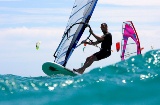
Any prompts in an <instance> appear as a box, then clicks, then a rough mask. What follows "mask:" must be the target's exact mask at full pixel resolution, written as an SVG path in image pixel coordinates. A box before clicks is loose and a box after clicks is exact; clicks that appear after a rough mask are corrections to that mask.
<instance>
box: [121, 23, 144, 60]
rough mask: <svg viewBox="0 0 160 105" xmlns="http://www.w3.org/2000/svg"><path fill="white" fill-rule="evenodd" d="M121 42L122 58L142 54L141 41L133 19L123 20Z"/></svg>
mask: <svg viewBox="0 0 160 105" xmlns="http://www.w3.org/2000/svg"><path fill="white" fill-rule="evenodd" d="M122 35H123V39H122V42H121V52H122V53H121V60H124V59H127V58H129V57H131V56H134V55H139V54H141V49H140V41H139V38H138V34H137V32H136V30H135V27H134V25H133V23H132V21H126V22H123V25H122Z"/></svg>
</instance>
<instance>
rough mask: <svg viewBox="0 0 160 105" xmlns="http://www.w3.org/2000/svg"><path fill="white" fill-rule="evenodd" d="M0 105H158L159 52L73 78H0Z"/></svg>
mask: <svg viewBox="0 0 160 105" xmlns="http://www.w3.org/2000/svg"><path fill="white" fill-rule="evenodd" d="M0 105H160V50H159V49H158V50H151V51H148V52H147V53H145V54H143V55H139V56H133V57H131V58H129V59H128V60H125V61H120V62H117V63H115V64H112V65H109V66H106V67H101V68H94V69H93V70H91V71H90V72H88V73H85V74H83V75H79V76H74V77H72V76H63V75H55V76H53V77H47V76H40V77H22V76H17V75H12V74H6V75H0Z"/></svg>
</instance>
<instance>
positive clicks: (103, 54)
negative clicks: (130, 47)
mask: <svg viewBox="0 0 160 105" xmlns="http://www.w3.org/2000/svg"><path fill="white" fill-rule="evenodd" d="M93 55H94V56H96V57H97V60H101V59H104V58H107V57H109V56H110V55H111V51H107V50H100V51H99V52H96V53H94V54H93Z"/></svg>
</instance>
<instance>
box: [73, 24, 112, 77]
mask: <svg viewBox="0 0 160 105" xmlns="http://www.w3.org/2000/svg"><path fill="white" fill-rule="evenodd" d="M100 28H101V30H102V32H103V34H104V35H103V36H101V37H100V36H98V35H96V34H94V33H93V31H92V29H90V30H89V32H90V33H91V34H92V35H93V36H94V37H95V38H96V39H97V41H95V42H87V41H84V42H83V43H86V44H89V45H97V44H99V43H101V49H100V51H99V52H96V53H94V54H93V55H91V56H89V57H87V59H86V61H85V63H84V65H83V66H82V67H81V68H79V69H73V71H75V72H78V73H80V74H83V72H84V71H85V69H86V68H87V67H89V66H90V65H91V64H92V63H93V62H94V61H99V60H101V59H104V58H107V57H109V56H110V55H111V46H112V35H111V33H109V32H108V26H107V24H106V23H102V24H101V27H100Z"/></svg>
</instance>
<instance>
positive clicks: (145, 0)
mask: <svg viewBox="0 0 160 105" xmlns="http://www.w3.org/2000/svg"><path fill="white" fill-rule="evenodd" d="M73 4H74V0H0V74H2V75H4V74H13V75H19V76H45V74H44V73H43V71H42V64H43V63H45V62H47V61H51V62H53V61H54V57H53V54H54V52H55V50H56V48H57V47H58V44H59V43H60V40H61V37H62V35H63V33H64V30H65V27H66V25H67V22H68V19H69V16H70V13H71V10H72V7H73ZM128 20H131V21H132V22H133V23H134V25H135V28H136V30H137V33H138V35H139V39H140V42H141V47H144V50H143V51H142V54H145V52H147V51H149V50H151V46H153V48H154V49H159V48H160V46H159V40H160V35H159V33H160V30H159V29H160V1H159V0H129V1H128V0H99V1H98V3H97V5H96V7H95V10H94V12H93V15H92V18H91V19H90V22H89V24H90V25H91V27H92V29H93V32H94V33H96V34H97V35H100V36H101V35H102V32H101V30H100V24H101V23H103V22H106V23H107V24H108V28H109V32H111V33H112V37H113V45H112V50H113V52H112V55H111V56H110V57H109V58H106V59H104V60H101V61H98V62H94V63H93V64H92V66H91V67H89V68H87V69H86V71H90V70H91V69H93V68H95V67H104V66H107V65H110V64H114V63H116V62H119V61H120V52H116V48H115V43H116V42H120V41H121V39H122V23H123V22H124V21H128ZM88 34H89V33H88V30H87V29H86V30H85V33H84V35H83V36H87V35H88ZM82 38H83V37H82ZM38 41H41V44H40V48H39V50H36V47H35V46H36V43H37V42H38ZM83 47H84V46H80V47H79V48H77V49H76V50H75V51H74V53H73V54H72V56H71V58H70V60H69V62H68V64H67V67H68V68H71V69H72V68H79V67H80V66H81V63H83V62H84V61H85V59H86V57H87V56H90V55H91V54H93V53H95V52H97V51H98V50H99V49H98V48H95V47H92V46H86V48H85V50H84V52H83Z"/></svg>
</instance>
